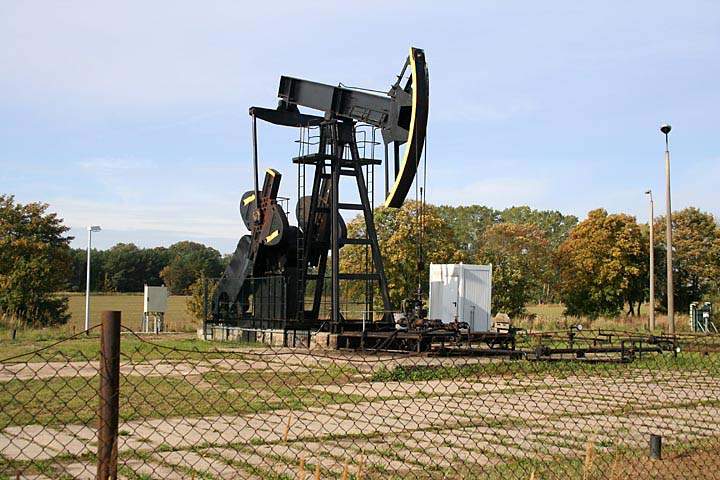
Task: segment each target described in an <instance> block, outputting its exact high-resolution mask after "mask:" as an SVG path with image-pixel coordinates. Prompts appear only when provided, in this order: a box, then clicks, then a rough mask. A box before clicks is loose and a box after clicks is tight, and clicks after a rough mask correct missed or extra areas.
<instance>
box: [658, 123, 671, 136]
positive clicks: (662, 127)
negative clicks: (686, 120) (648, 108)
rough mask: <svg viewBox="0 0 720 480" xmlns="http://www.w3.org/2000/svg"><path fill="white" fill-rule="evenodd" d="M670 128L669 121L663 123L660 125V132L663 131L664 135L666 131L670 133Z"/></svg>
mask: <svg viewBox="0 0 720 480" xmlns="http://www.w3.org/2000/svg"><path fill="white" fill-rule="evenodd" d="M670 130H672V126H670V124H669V123H665V124H663V125H661V126H660V131H661V132H662V133H664V134H665V135H667V134H668V133H670Z"/></svg>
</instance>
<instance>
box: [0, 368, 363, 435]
mask: <svg viewBox="0 0 720 480" xmlns="http://www.w3.org/2000/svg"><path fill="white" fill-rule="evenodd" d="M347 380H348V374H347V373H346V372H344V371H342V370H340V369H334V370H328V371H326V370H315V371H309V372H304V373H298V372H292V373H281V372H268V371H264V372H245V373H235V372H228V371H222V370H214V371H210V372H206V373H203V374H201V375H187V376H147V377H141V376H136V375H132V376H122V377H121V380H120V406H121V407H120V420H121V421H128V420H136V419H146V418H169V417H203V416H209V415H227V414H232V415H240V414H245V413H257V412H263V411H271V410H276V409H285V408H287V409H301V408H302V409H305V408H308V407H310V406H322V405H327V404H331V403H343V402H358V401H361V400H362V398H361V397H359V396H357V395H346V394H332V395H331V394H326V393H324V392H321V391H317V390H313V389H311V388H308V387H309V386H310V385H316V384H320V385H322V384H331V383H345V382H346V381H347ZM98 385H99V377H98V376H93V377H87V378H81V377H72V378H50V379H44V380H39V379H38V380H13V381H10V382H5V383H0V405H2V406H3V408H2V410H0V430H2V429H4V428H5V427H7V426H10V425H30V424H39V425H63V424H86V425H93V422H95V421H96V420H97V408H98V396H97V389H98Z"/></svg>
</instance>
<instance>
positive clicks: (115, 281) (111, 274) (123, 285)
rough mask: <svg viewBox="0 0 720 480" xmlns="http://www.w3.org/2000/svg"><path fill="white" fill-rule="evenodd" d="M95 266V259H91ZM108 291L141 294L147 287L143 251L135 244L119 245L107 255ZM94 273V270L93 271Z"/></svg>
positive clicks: (105, 262)
mask: <svg viewBox="0 0 720 480" xmlns="http://www.w3.org/2000/svg"><path fill="white" fill-rule="evenodd" d="M91 259H92V261H93V265H94V264H95V260H94V257H91ZM104 268H105V271H106V272H107V279H108V282H107V283H108V284H107V285H105V287H106V288H107V289H109V290H110V291H113V292H141V291H142V290H143V286H144V285H145V265H144V264H143V259H142V256H141V250H140V249H139V248H138V247H137V246H135V244H133V243H118V244H117V245H115V246H113V247H112V248H111V249H110V250H108V251H107V252H106V254H105V261H104ZM91 273H92V269H91Z"/></svg>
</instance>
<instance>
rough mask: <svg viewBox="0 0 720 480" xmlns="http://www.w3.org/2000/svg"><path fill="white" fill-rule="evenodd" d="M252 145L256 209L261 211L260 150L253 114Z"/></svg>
mask: <svg viewBox="0 0 720 480" xmlns="http://www.w3.org/2000/svg"><path fill="white" fill-rule="evenodd" d="M252 143H253V175H254V179H253V180H254V181H255V208H257V209H258V210H259V209H260V195H259V188H258V183H259V181H258V150H257V117H256V116H255V113H253V114H252Z"/></svg>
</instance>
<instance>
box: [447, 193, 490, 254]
mask: <svg viewBox="0 0 720 480" xmlns="http://www.w3.org/2000/svg"><path fill="white" fill-rule="evenodd" d="M435 208H436V212H437V215H438V216H439V217H440V218H441V219H442V220H443V221H444V223H445V224H446V225H447V226H448V227H449V228H450V229H451V230H452V231H453V233H454V235H455V238H456V239H457V242H458V246H459V248H460V249H461V250H462V251H464V252H466V253H467V254H468V256H470V257H473V256H475V255H477V252H478V246H479V245H480V242H481V238H482V235H483V233H484V232H485V230H486V229H487V228H489V227H490V226H492V225H494V224H496V223H498V221H499V212H498V211H496V210H493V209H492V208H489V207H485V206H482V205H468V206H464V205H460V206H457V207H453V206H448V205H442V206H439V207H435Z"/></svg>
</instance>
